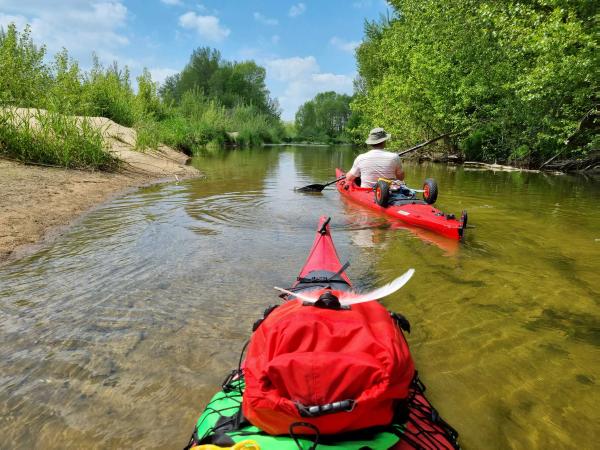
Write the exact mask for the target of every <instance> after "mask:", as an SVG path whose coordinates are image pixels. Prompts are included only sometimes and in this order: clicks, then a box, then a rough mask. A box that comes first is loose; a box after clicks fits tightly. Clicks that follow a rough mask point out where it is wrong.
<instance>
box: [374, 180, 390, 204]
mask: <svg viewBox="0 0 600 450" xmlns="http://www.w3.org/2000/svg"><path fill="white" fill-rule="evenodd" d="M389 199H390V185H389V184H388V183H386V182H385V181H383V180H379V181H378V182H377V184H376V185H375V203H377V204H378V205H379V206H382V207H384V208H385V207H386V206H387V205H388V201H389Z"/></svg>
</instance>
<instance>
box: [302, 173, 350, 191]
mask: <svg viewBox="0 0 600 450" xmlns="http://www.w3.org/2000/svg"><path fill="white" fill-rule="evenodd" d="M344 178H346V175H344V176H341V177H339V178H338V179H336V180H333V181H330V182H329V183H326V184H309V185H308V186H304V187H301V188H297V189H295V191H297V192H321V191H322V190H323V189H325V188H326V187H327V186H330V185H332V184H333V183H337V182H338V181H342V180H343V179H344Z"/></svg>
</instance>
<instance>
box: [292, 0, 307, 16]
mask: <svg viewBox="0 0 600 450" xmlns="http://www.w3.org/2000/svg"><path fill="white" fill-rule="evenodd" d="M304 11H306V5H305V4H304V3H298V4H297V5H292V7H291V8H290V11H289V13H288V15H289V16H290V17H298V16H300V15H302V14H304Z"/></svg>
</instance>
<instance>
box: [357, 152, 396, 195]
mask: <svg viewBox="0 0 600 450" xmlns="http://www.w3.org/2000/svg"><path fill="white" fill-rule="evenodd" d="M398 168H402V164H401V163H400V157H399V156H398V155H397V154H396V153H392V152H388V151H385V150H377V149H373V150H369V151H368V152H367V153H363V154H361V155H358V156H357V157H356V159H355V160H354V165H353V166H352V169H350V172H348V173H349V174H351V175H354V176H355V177H360V185H361V186H363V187H373V186H375V184H376V183H377V179H378V178H388V179H390V180H395V179H396V169H398Z"/></svg>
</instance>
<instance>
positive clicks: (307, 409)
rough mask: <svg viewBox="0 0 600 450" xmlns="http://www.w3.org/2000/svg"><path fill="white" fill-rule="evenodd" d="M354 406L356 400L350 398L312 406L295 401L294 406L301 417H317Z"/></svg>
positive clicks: (350, 408) (347, 410)
mask: <svg viewBox="0 0 600 450" xmlns="http://www.w3.org/2000/svg"><path fill="white" fill-rule="evenodd" d="M354 406H356V402H355V401H354V400H351V399H349V400H342V401H339V402H333V403H327V404H326V405H313V406H305V405H303V404H302V403H300V402H296V408H298V412H299V413H300V415H301V416H302V417H319V416H323V415H325V414H333V413H337V412H350V411H352V410H353V409H354Z"/></svg>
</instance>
